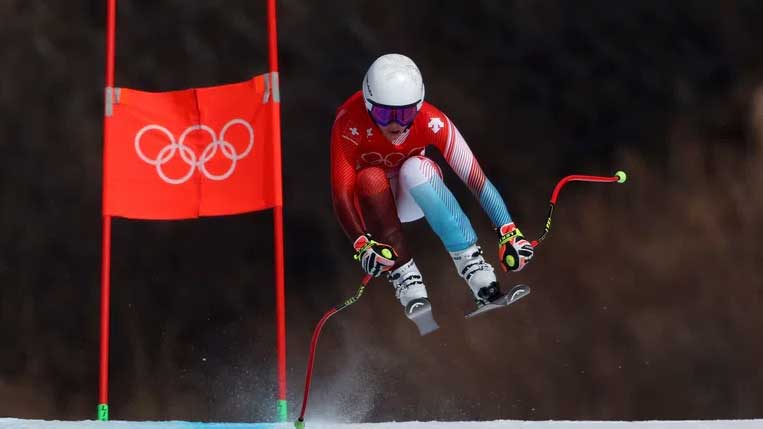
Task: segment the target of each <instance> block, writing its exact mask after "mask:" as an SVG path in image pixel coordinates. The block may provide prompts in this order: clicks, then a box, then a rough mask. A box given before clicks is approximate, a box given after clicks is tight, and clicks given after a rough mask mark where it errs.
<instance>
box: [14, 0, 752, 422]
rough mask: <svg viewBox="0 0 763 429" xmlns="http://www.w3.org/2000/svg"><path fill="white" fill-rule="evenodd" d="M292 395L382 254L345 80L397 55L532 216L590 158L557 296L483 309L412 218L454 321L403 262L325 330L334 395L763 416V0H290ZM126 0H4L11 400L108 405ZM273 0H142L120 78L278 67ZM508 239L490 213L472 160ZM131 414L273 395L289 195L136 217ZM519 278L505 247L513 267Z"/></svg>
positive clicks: (395, 410)
mask: <svg viewBox="0 0 763 429" xmlns="http://www.w3.org/2000/svg"><path fill="white" fill-rule="evenodd" d="M278 12H279V34H280V66H281V85H282V86H281V95H282V115H283V116H282V125H283V151H284V152H283V162H284V198H285V208H284V213H285V225H286V227H285V228H286V230H285V232H286V240H287V241H286V262H287V276H286V282H287V309H288V328H289V334H288V350H289V360H288V368H289V374H288V375H289V378H288V380H289V399H290V410H291V416H290V417H293V416H294V413H295V412H297V411H298V407H299V405H300V403H301V402H300V400H301V393H302V388H303V380H304V371H305V365H306V359H307V348H308V345H309V339H310V335H311V333H312V329H313V326H314V324H315V322H316V321H317V320H318V319H319V318H320V316H321V315H322V314H323V312H324V311H326V310H327V309H328V308H330V307H331V306H332V305H334V304H337V303H339V302H341V301H343V300H344V299H345V298H347V297H348V296H350V295H352V294H353V293H354V291H355V288H356V287H357V282H358V280H359V278H360V276H361V271H360V269H359V267H357V266H356V264H355V262H354V261H353V260H352V258H351V248H350V244H349V243H348V241H347V239H346V238H345V237H344V236H343V233H342V232H341V229H340V228H339V226H338V224H337V223H336V221H335V220H334V216H333V213H332V207H331V197H330V185H329V178H328V176H329V162H328V144H329V143H328V142H329V131H330V127H331V123H332V120H333V113H334V111H335V109H336V107H337V106H338V105H339V104H340V103H341V102H342V101H343V100H344V99H345V98H346V97H347V96H349V95H350V94H351V93H352V92H354V91H356V90H357V89H359V87H360V82H361V79H362V77H363V74H364V73H365V70H366V68H367V67H368V65H370V63H371V62H372V61H373V59H374V58H376V57H377V56H378V55H381V54H383V53H387V52H400V53H404V54H407V55H409V56H411V57H412V58H413V59H414V60H415V61H416V62H417V63H418V64H419V67H420V68H421V70H422V73H423V75H424V79H425V81H426V84H427V98H428V100H429V101H430V102H432V103H433V104H434V105H436V106H438V107H439V108H441V109H442V110H444V111H445V112H446V113H447V114H448V115H449V116H450V118H452V119H453V120H454V122H455V123H456V124H457V125H458V126H459V128H460V130H461V132H462V133H463V134H464V136H465V137H466V139H467V141H468V142H469V144H470V146H471V148H472V149H473V151H474V152H475V154H476V155H477V157H478V159H479V160H480V162H481V164H482V167H483V168H484V170H485V171H486V173H487V175H488V177H489V178H490V179H491V180H492V181H493V183H494V184H495V185H496V187H497V188H498V189H499V190H500V191H501V192H502V194H503V196H504V198H505V199H506V202H507V204H508V206H509V209H510V211H511V213H512V215H513V217H514V219H515V220H516V221H517V223H518V224H519V225H520V227H521V228H522V229H523V231H524V232H525V234H527V235H528V236H536V235H538V234H540V233H541V232H542V226H543V221H544V219H545V214H546V203H547V201H548V198H549V195H550V192H551V190H552V188H553V186H554V184H555V183H556V181H557V180H558V179H560V178H561V177H563V176H564V175H567V174H572V173H584V174H601V175H609V174H612V173H613V172H614V171H616V170H618V169H624V170H626V171H628V173H629V180H628V182H627V184H625V185H617V186H612V185H600V184H590V185H589V184H572V185H569V186H568V187H567V188H565V190H564V192H563V193H562V195H561V197H560V200H559V207H558V211H557V213H556V215H555V223H554V230H553V231H552V235H551V237H550V238H549V239H548V240H547V241H546V242H545V243H544V245H543V246H542V247H541V248H539V250H538V252H537V256H536V258H535V259H534V260H533V262H532V264H531V265H530V266H528V268H527V269H526V270H525V271H523V272H522V273H519V274H513V275H511V276H508V277H503V279H504V283H505V284H510V283H515V282H526V283H528V284H531V285H532V286H533V288H534V292H533V295H532V296H531V297H530V298H529V299H527V300H526V301H524V302H522V303H521V304H518V305H517V306H516V307H513V308H511V310H509V311H502V312H495V313H492V314H490V315H489V316H484V317H480V318H477V319H474V320H470V321H468V322H467V321H465V320H464V319H463V317H462V315H463V313H465V312H466V311H467V310H469V309H470V307H471V302H470V298H469V294H468V291H467V287H466V286H465V284H464V283H463V281H462V280H461V279H459V278H458V277H457V275H456V273H455V271H454V270H453V269H452V268H451V262H450V260H449V258H448V257H447V253H446V251H445V249H444V248H443V247H442V245H441V244H440V243H439V241H438V239H437V238H436V237H435V236H434V234H433V233H432V232H431V231H430V229H429V228H428V226H427V225H426V223H425V222H418V223H415V224H410V225H407V230H408V231H409V232H410V233H411V234H412V235H413V234H415V237H416V239H415V241H414V242H413V251H414V254H415V255H416V261H417V262H418V265H419V267H420V268H421V269H422V272H423V274H424V277H425V280H426V282H427V284H428V287H429V290H430V295H431V296H432V301H433V305H434V307H435V312H436V313H435V314H436V316H437V318H438V321H439V322H440V324H441V329H440V331H438V332H437V333H434V334H432V335H430V336H427V337H423V338H422V337H419V336H418V335H417V333H416V330H415V328H414V327H413V325H412V324H411V323H410V322H409V321H408V320H406V319H405V318H404V316H403V314H402V312H401V309H400V307H399V304H398V303H397V302H396V301H395V299H394V295H393V292H392V289H391V287H390V286H389V285H388V284H387V283H386V281H385V280H377V281H375V282H374V283H373V285H372V286H371V287H370V288H369V289H368V291H367V294H366V295H365V296H364V297H363V299H362V300H361V301H360V302H359V303H357V304H356V305H355V306H353V307H351V308H350V309H348V310H347V311H346V312H343V313H341V314H339V315H338V316H336V317H335V318H334V319H332V320H331V321H330V322H329V323H328V325H327V327H326V329H325V331H324V334H323V336H322V338H321V343H320V347H319V352H318V355H317V365H316V372H315V378H314V384H313V391H312V398H311V404H310V408H309V410H308V418H309V419H310V418H312V419H313V420H314V419H317V418H327V419H338V420H348V421H382V420H397V421H403V420H432V419H438V420H459V419H499V418H502V419H529V420H535V419H538V420H541V419H555V420H562V419H628V420H632V419H638V420H640V419H706V418H726V419H736V418H754V417H761V416H763V399H761V398H763V372H762V371H761V365H760V362H761V360H762V359H763V343H761V341H760V332H761V331H760V329H761V323H763V311H761V308H760V307H761V278H762V277H763V264H761V260H760V259H761V250H763V246H762V245H761V243H760V238H761V233H762V232H763V218H762V217H761V215H762V214H763V203H761V200H760V189H761V185H763V172H761V168H760V166H761V161H763V154H761V150H763V85H762V84H763V67H762V66H763V59H762V57H761V48H760V42H761V40H763V3H761V2H760V1H757V0H737V1H732V0H728V1H723V2H719V1H706V0H697V1H691V2H690V1H679V2H664V1H624V2H611V1H584V0H580V1H574V2H573V1H562V0H538V1H524V0H515V1H506V0H484V1H476V0H475V1H469V2H457V1H447V2H434V1H428V2H425V1H410V0H408V1H398V0H390V1H385V2H358V1H354V0H344V1H339V0H335V1H320V2H318V1H298V0H283V1H280V2H279V10H278ZM104 17H105V2H103V1H89V2H85V1H65V2H64V1H59V2H46V1H39V0H0V148H1V149H0V160H1V162H2V168H0V197H1V198H2V200H1V202H0V207H1V209H0V240H2V241H1V242H2V246H1V247H0V344H2V346H0V416H13V417H26V418H48V419H52V418H58V419H86V418H87V419H91V418H94V417H95V407H96V403H97V399H98V398H97V387H98V383H97V380H98V320H99V318H98V314H99V307H98V302H99V287H100V286H99V284H100V281H99V279H100V245H101V215H100V207H101V199H100V196H101V194H100V192H101V174H102V172H101V159H102V158H101V155H102V115H103V113H102V112H103V87H104V78H103V76H104V68H103V67H104V51H105V48H104ZM265 25H266V20H265V4H264V2H255V1H244V0H237V1H233V0H226V1H222V0H216V1H212V0H205V1H194V2H190V1H183V0H161V1H147V0H144V1H137V0H133V1H128V0H120V1H119V6H118V22H117V29H118V31H117V57H116V84H117V86H125V87H133V88H139V89H144V90H156V91H161V90H170V89H179V88H185V87H191V86H207V85H215V84H219V83H227V82H236V81H241V80H245V79H247V78H249V77H250V76H252V75H254V74H259V73H262V72H265V71H266V69H267V44H266V41H267V33H266V28H265ZM446 180H447V181H448V183H450V184H451V185H452V188H453V190H454V192H455V193H456V195H457V197H458V198H459V200H460V201H461V202H462V205H463V207H464V209H465V211H466V212H467V214H469V215H470V217H471V219H472V223H473V224H474V226H475V228H476V229H477V231H478V234H479V235H480V237H481V239H480V244H481V245H482V246H483V247H484V248H485V249H486V250H487V253H486V254H487V257H488V259H489V260H490V261H491V262H493V263H495V262H497V257H496V255H495V251H494V250H493V249H494V246H495V244H496V243H495V237H494V235H493V232H492V231H491V229H490V227H491V226H490V222H489V220H488V218H487V217H486V216H485V215H484V214H483V213H482V211H481V209H480V208H479V206H478V204H477V203H476V201H475V200H474V199H473V198H472V197H471V196H470V195H469V194H468V192H466V190H465V188H464V186H463V185H462V184H460V182H459V181H458V180H457V178H455V176H454V175H453V174H452V173H451V174H449V175H447V176H446ZM113 231H114V232H113V252H112V257H113V266H112V285H113V295H112V342H111V344H112V360H111V375H112V378H111V382H112V383H111V397H110V404H111V408H112V418H115V419H130V420H138V419H141V420H142V419H151V420H165V419H182V420H205V421H266V420H272V419H274V418H275V396H276V394H275V391H276V381H275V346H274V345H275V335H274V332H275V329H274V315H273V307H274V294H273V282H274V280H273V260H272V251H273V249H272V232H271V231H272V215H271V214H270V212H262V213H254V214H247V215H242V216H229V217H221V218H209V219H201V220H193V221H180V222H141V221H126V220H119V219H116V220H114V225H113ZM501 275H502V276H503V274H501Z"/></svg>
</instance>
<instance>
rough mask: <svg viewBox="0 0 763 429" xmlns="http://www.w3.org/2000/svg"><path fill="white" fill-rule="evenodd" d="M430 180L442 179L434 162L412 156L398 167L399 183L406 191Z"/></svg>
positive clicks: (422, 157)
mask: <svg viewBox="0 0 763 429" xmlns="http://www.w3.org/2000/svg"><path fill="white" fill-rule="evenodd" d="M432 178H440V179H442V172H441V171H440V167H439V166H437V164H436V163H435V162H434V161H432V160H431V159H429V158H427V157H425V156H412V157H410V158H408V159H407V160H405V162H404V163H403V165H402V166H401V167H400V181H401V183H402V184H403V186H405V187H406V188H408V189H410V188H413V187H414V186H417V185H420V184H422V183H424V182H428V181H430V179H432Z"/></svg>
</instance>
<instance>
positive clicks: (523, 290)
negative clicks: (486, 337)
mask: <svg viewBox="0 0 763 429" xmlns="http://www.w3.org/2000/svg"><path fill="white" fill-rule="evenodd" d="M529 294H530V286H527V285H523V284H518V285H516V286H514V287H513V288H511V290H510V291H509V292H508V293H505V294H503V295H502V296H500V297H499V298H497V299H495V300H493V301H491V302H489V303H487V304H483V305H481V306H479V307H477V309H476V310H474V311H472V312H471V313H468V314H466V315H465V316H464V317H466V318H467V319H471V318H472V317H474V316H477V315H479V314H482V313H487V312H488V311H492V310H495V309H498V308H502V307H508V306H509V305H511V304H514V303H515V302H517V301H519V300H520V299H522V298H524V297H526V296H527V295H529Z"/></svg>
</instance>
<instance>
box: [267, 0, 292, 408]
mask: <svg viewBox="0 0 763 429" xmlns="http://www.w3.org/2000/svg"><path fill="white" fill-rule="evenodd" d="M268 61H269V63H270V87H271V95H272V96H271V97H270V103H271V104H272V110H271V111H272V117H271V120H272V127H273V138H274V139H275V140H276V144H275V145H274V147H275V154H274V156H275V160H276V165H275V168H274V173H275V180H274V186H275V191H276V201H277V204H276V206H275V207H274V208H273V230H274V249H275V250H274V251H275V256H274V260H275V269H276V272H275V280H276V348H277V353H278V401H277V403H276V412H277V417H278V421H280V422H285V421H287V420H288V406H287V403H286V297H285V292H284V249H283V180H282V177H281V174H282V168H281V97H280V91H279V79H278V35H277V27H276V1H275V0H268Z"/></svg>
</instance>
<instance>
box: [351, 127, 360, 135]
mask: <svg viewBox="0 0 763 429" xmlns="http://www.w3.org/2000/svg"><path fill="white" fill-rule="evenodd" d="M350 134H352V135H354V136H357V135H358V134H360V133H359V132H358V129H357V128H355V127H352V128H350Z"/></svg>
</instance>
